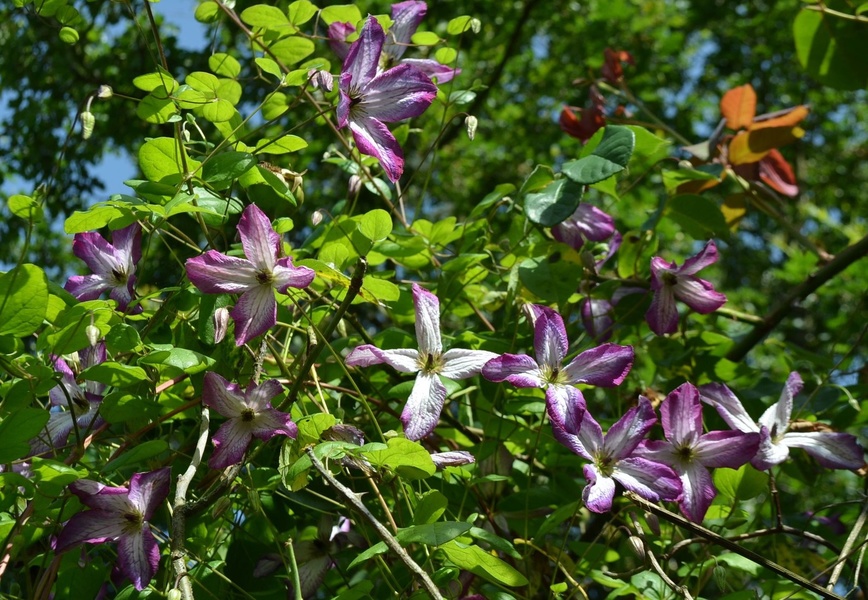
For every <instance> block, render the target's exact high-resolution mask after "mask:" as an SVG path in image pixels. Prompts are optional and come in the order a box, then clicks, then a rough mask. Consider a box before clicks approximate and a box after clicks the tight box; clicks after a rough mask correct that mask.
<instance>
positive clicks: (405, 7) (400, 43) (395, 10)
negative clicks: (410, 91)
mask: <svg viewBox="0 0 868 600" xmlns="http://www.w3.org/2000/svg"><path fill="white" fill-rule="evenodd" d="M426 12H428V5H426V4H425V3H424V2H419V1H416V0H408V1H406V2H398V3H396V4H393V5H392V26H391V27H390V28H389V31H388V32H387V33H386V45H385V46H384V47H383V52H385V53H386V54H387V55H388V56H389V57H390V58H391V59H392V60H394V61H397V60H399V59H400V58H401V56H403V55H404V51H405V50H406V49H407V45H408V44H409V43H410V38H412V37H413V34H414V33H416V29H418V28H419V24H420V23H421V22H422V19H424V18H425V13H426Z"/></svg>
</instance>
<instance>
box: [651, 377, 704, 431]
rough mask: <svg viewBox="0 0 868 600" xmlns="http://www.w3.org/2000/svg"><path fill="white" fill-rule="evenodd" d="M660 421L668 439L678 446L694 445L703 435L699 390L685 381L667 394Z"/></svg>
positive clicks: (662, 405) (661, 409)
mask: <svg viewBox="0 0 868 600" xmlns="http://www.w3.org/2000/svg"><path fill="white" fill-rule="evenodd" d="M660 423H661V425H663V433H664V434H665V435H666V439H668V440H669V441H670V442H672V443H673V444H674V445H676V446H679V447H681V446H685V445H687V446H690V447H693V446H694V445H695V443H696V440H697V439H698V438H699V436H700V435H702V404H701V403H700V402H699V390H697V389H696V387H695V386H694V385H693V384H690V383H683V384H681V385H680V386H678V387H677V388H675V389H674V390H673V391H672V392H670V393H669V395H668V396H666V399H665V400H663V403H662V404H661V405H660Z"/></svg>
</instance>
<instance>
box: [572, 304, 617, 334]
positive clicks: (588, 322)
mask: <svg viewBox="0 0 868 600" xmlns="http://www.w3.org/2000/svg"><path fill="white" fill-rule="evenodd" d="M614 309H615V307H614V306H613V305H612V303H611V302H609V301H608V300H597V299H591V298H585V299H583V300H582V302H581V307H580V310H581V313H582V324H583V325H584V326H585V330H586V331H587V332H588V334H590V336H591V337H592V338H594V340H595V341H597V342H606V341H608V340H609V338H611V337H612V330H613V328H614V326H615V321H614V320H613V319H612V312H613V311H614Z"/></svg>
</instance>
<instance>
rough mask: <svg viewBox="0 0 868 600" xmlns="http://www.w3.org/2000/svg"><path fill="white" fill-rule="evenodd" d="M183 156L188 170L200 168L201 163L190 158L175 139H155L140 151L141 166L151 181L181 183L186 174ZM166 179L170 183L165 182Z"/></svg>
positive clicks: (145, 144) (143, 145) (149, 141)
mask: <svg viewBox="0 0 868 600" xmlns="http://www.w3.org/2000/svg"><path fill="white" fill-rule="evenodd" d="M182 156H183V157H184V158H185V159H186V163H187V168H188V169H189V170H190V171H191V172H192V171H195V170H196V169H198V168H199V163H198V162H197V161H194V160H192V159H191V158H190V157H188V156H187V151H186V150H185V149H184V148H183V147H182V146H179V144H178V142H176V141H175V139H174V138H169V137H160V138H153V139H150V140H148V141H147V142H145V143H144V144H142V147H141V148H140V149H139V166H140V167H141V169H142V173H143V174H144V176H145V177H147V178H148V179H149V180H150V181H154V182H157V183H160V182H163V183H168V182H169V181H171V182H173V183H175V182H180V181H181V179H182V174H183V172H184V170H183V164H182V161H181V157H182ZM164 179H167V180H169V181H163V180H164Z"/></svg>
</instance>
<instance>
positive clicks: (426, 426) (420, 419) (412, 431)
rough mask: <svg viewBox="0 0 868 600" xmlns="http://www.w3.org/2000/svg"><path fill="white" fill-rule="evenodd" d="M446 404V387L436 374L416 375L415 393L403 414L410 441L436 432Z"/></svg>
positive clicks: (405, 429) (402, 419)
mask: <svg viewBox="0 0 868 600" xmlns="http://www.w3.org/2000/svg"><path fill="white" fill-rule="evenodd" d="M445 402H446V387H445V386H444V385H443V383H442V382H441V381H440V378H439V377H438V376H437V375H434V374H428V373H423V372H420V373H419V374H418V375H416V383H415V384H414V385H413V391H412V392H410V397H409V398H407V404H405V405H404V410H403V412H401V423H403V424H404V435H405V436H406V437H407V439H408V440H421V439H422V438H423V437H425V436H426V435H428V434H429V433H431V432H432V431H434V428H435V427H436V426H437V422H438V421H439V420H440V413H441V412H442V410H443V404H444V403H445Z"/></svg>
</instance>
